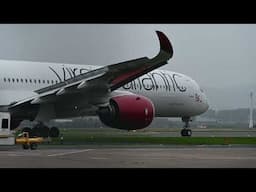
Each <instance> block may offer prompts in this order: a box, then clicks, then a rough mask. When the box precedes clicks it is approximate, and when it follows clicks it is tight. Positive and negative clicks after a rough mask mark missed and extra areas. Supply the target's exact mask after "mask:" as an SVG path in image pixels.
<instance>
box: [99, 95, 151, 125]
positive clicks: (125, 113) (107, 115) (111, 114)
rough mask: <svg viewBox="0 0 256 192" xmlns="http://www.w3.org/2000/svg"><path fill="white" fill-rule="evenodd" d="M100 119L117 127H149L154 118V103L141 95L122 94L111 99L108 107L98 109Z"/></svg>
mask: <svg viewBox="0 0 256 192" xmlns="http://www.w3.org/2000/svg"><path fill="white" fill-rule="evenodd" d="M98 115H99V118H100V120H101V121H102V122H103V123H104V124H105V125H107V126H109V127H112V128H117V129H125V130H136V129H142V128H145V127H147V126H148V125H149V124H150V123H151V122H152V120H153V118H154V115H155V108H154V105H153V103H152V102H151V101H150V100H149V99H148V98H146V97H143V96H140V95H122V96H116V97H113V98H111V99H110V102H109V105H108V106H107V107H100V108H99V110H98Z"/></svg>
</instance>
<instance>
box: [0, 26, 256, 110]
mask: <svg viewBox="0 0 256 192" xmlns="http://www.w3.org/2000/svg"><path fill="white" fill-rule="evenodd" d="M156 30H160V31H163V32H164V33H165V34H166V35H167V36H168V37H169V39H170V40H171V42H172V45H173V48H174V56H173V58H172V59H170V60H169V63H168V64H167V65H165V66H164V67H162V69H168V70H172V71H177V72H180V73H184V74H186V75H188V76H190V77H192V78H193V79H195V80H196V81H197V82H198V83H199V85H200V86H201V87H202V88H203V89H204V90H205V92H206V94H207V96H208V98H209V103H210V108H212V109H217V110H221V109H234V108H248V106H249V92H250V91H251V90H252V91H253V92H254V98H255V95H256V81H255V80H256V76H255V74H256V62H255V61H256V24H0V59H15V60H29V61H47V62H61V63H77V64H90V65H108V64H114V63H118V62H122V61H125V60H130V59H135V58H139V57H144V56H148V57H153V56H155V55H156V54H157V53H158V50H159V43H158V39H157V36H156V34H155V31H156ZM254 100H256V99H254ZM254 103H256V102H254Z"/></svg>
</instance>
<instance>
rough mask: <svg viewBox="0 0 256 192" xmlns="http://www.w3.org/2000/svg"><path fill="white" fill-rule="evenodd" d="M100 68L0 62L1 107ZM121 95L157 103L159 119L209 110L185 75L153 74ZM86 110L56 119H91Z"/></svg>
mask: <svg viewBox="0 0 256 192" xmlns="http://www.w3.org/2000/svg"><path fill="white" fill-rule="evenodd" d="M99 67H100V66H91V65H75V64H59V63H43V62H28V61H13V60H0V106H7V105H9V104H11V103H12V102H15V101H19V100H23V99H25V98H29V97H32V96H35V95H37V93H35V92H34V91H35V90H38V89H40V88H43V87H47V86H50V85H52V84H55V83H58V82H61V81H64V80H67V79H69V78H72V77H74V76H77V75H79V74H81V73H85V72H87V71H90V70H93V69H96V68H99ZM119 91H121V92H124V91H125V92H131V93H134V94H139V95H143V96H146V97H147V98H149V99H150V100H151V101H152V102H153V103H154V106H155V112H156V116H158V117H183V116H195V115H199V114H201V113H203V112H205V111H206V110H207V109H208V107H209V106H208V103H207V99H206V96H205V94H204V93H203V91H202V90H201V89H200V87H199V86H198V84H197V83H196V82H195V81H194V80H193V79H191V78H190V77H188V76H186V75H184V74H180V73H177V72H171V71H166V70H154V71H151V72H150V73H148V74H145V75H143V76H141V77H139V78H137V79H135V80H134V81H132V82H129V83H127V84H126V85H124V86H123V87H122V88H120V89H118V90H117V91H114V92H113V94H118V93H119ZM76 99H78V100H80V101H79V102H77V103H82V102H83V100H84V98H76ZM71 103H72V102H71ZM67 105H68V103H67ZM84 106H86V105H84ZM84 106H83V113H73V112H72V111H70V112H69V111H65V112H63V113H61V112H59V115H56V116H55V117H56V118H59V117H60V118H63V117H64V118H65V117H73V116H78V114H80V115H81V114H83V115H90V114H91V109H89V108H88V106H87V107H84ZM85 108H86V109H85ZM87 109H88V114H87V112H86V111H87ZM59 111H63V110H59ZM56 114H57V113H56Z"/></svg>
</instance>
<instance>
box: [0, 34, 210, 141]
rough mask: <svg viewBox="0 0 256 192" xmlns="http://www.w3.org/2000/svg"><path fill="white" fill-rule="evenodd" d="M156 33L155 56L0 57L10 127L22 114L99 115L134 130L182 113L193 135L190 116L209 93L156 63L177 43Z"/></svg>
mask: <svg viewBox="0 0 256 192" xmlns="http://www.w3.org/2000/svg"><path fill="white" fill-rule="evenodd" d="M156 34H157V37H158V40H159V44H160V51H159V53H158V54H157V55H156V56H155V57H153V58H148V57H141V58H137V59H133V60H128V61H124V62H121V63H116V64H111V65H106V66H92V65H77V64H60V63H47V62H31V61H18V60H0V111H1V112H7V113H10V129H11V130H13V129H15V128H17V127H18V126H19V125H20V123H21V122H22V121H24V120H30V121H35V122H37V123H38V124H37V126H44V127H46V126H45V125H44V123H45V122H47V121H49V120H51V119H64V118H73V117H82V116H98V117H99V119H100V120H101V121H102V122H103V123H104V124H105V125H107V126H109V127H112V128H117V129H124V130H136V129H143V128H146V127H147V126H149V125H150V123H151V122H152V121H153V119H154V117H181V119H182V121H183V122H184V123H185V126H184V128H183V129H182V130H181V135H182V136H191V134H192V131H191V129H189V122H190V121H191V118H192V117H194V116H197V115H200V114H202V113H204V112H205V111H207V110H208V107H209V105H208V101H207V97H206V95H205V93H204V92H203V90H202V89H201V88H200V86H199V85H198V83H197V82H196V81H195V80H193V79H192V78H191V77H188V76H187V75H184V74H181V73H177V72H172V71H167V70H159V69H157V68H159V67H161V66H163V65H165V64H167V61H168V60H169V59H170V58H172V56H173V47H172V45H171V43H170V41H169V39H168V38H167V37H166V35H165V34H164V33H163V32H161V31H156Z"/></svg>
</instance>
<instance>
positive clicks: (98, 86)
mask: <svg viewBox="0 0 256 192" xmlns="http://www.w3.org/2000/svg"><path fill="white" fill-rule="evenodd" d="M156 33H157V36H158V39H159V42H160V51H159V53H158V54H157V55H156V56H155V57H153V58H151V59H149V58H147V57H142V58H138V59H134V60H130V61H125V62H121V63H117V64H112V65H108V66H104V67H102V68H98V69H96V70H92V71H89V72H86V73H83V74H80V75H78V76H76V77H73V78H70V79H68V80H66V81H63V82H60V83H57V84H55V85H51V86H48V87H45V88H42V89H39V90H35V92H36V93H37V95H36V96H34V97H31V98H27V99H25V100H21V101H18V102H15V103H12V104H11V105H10V107H9V108H10V109H12V108H16V107H19V106H21V105H24V104H29V103H30V104H40V103H43V102H54V101H57V100H58V99H59V98H60V97H61V96H64V95H71V96H72V94H81V93H87V94H90V91H92V90H93V91H94V92H98V93H99V94H102V95H104V94H106V93H108V92H111V91H114V90H116V89H118V88H120V87H121V86H123V85H125V84H127V83H128V82H130V81H132V80H134V79H136V78H138V77H139V76H142V75H144V74H146V73H148V72H150V71H152V70H154V69H156V68H158V67H160V66H162V65H165V64H167V61H168V60H169V59H170V58H171V57H172V56H173V48H172V45H171V43H170V41H169V40H168V38H167V37H166V36H165V34H164V33H162V32H160V31H156Z"/></svg>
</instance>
